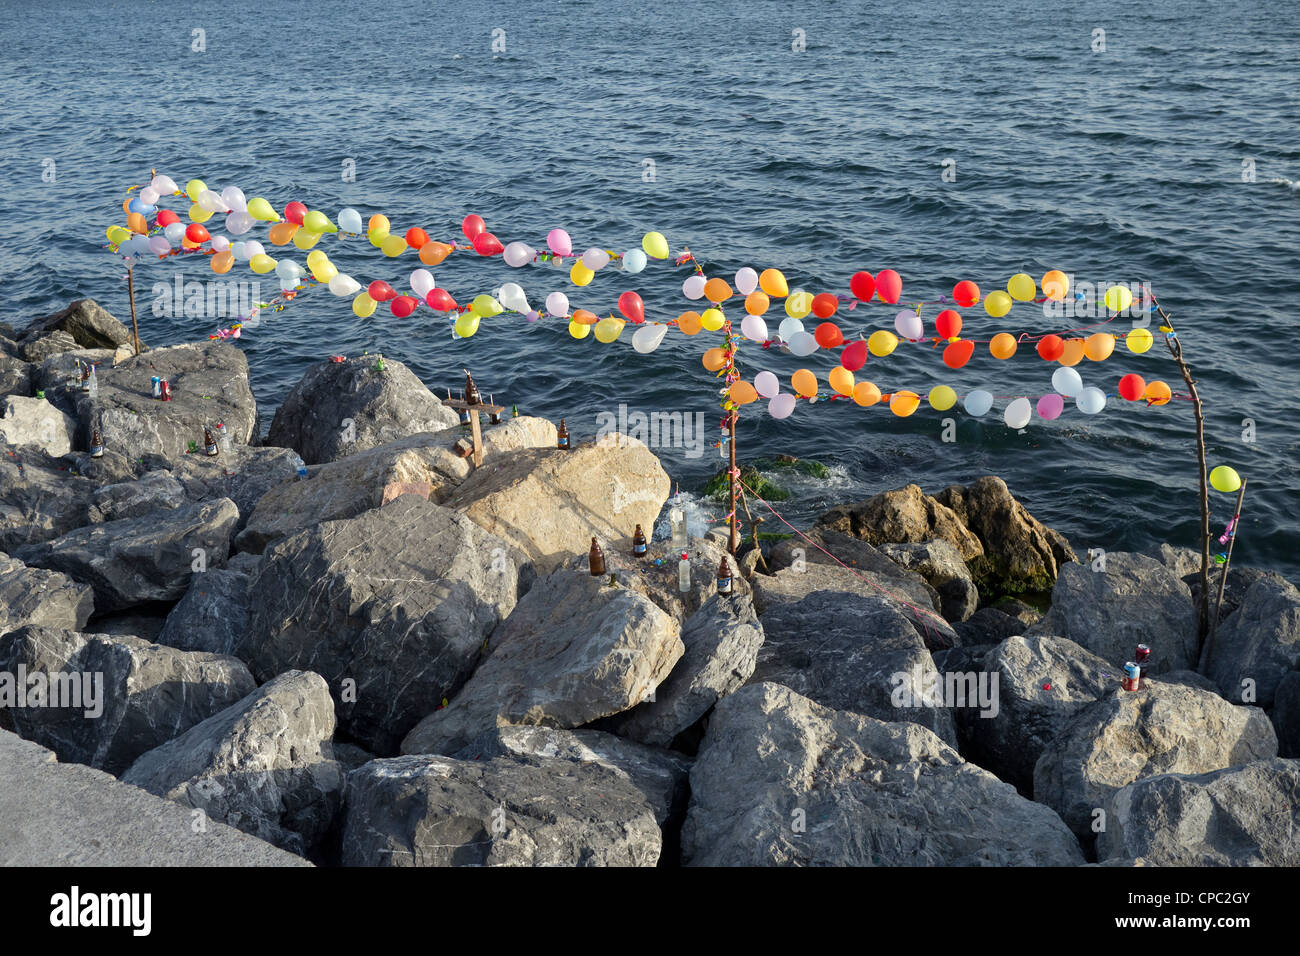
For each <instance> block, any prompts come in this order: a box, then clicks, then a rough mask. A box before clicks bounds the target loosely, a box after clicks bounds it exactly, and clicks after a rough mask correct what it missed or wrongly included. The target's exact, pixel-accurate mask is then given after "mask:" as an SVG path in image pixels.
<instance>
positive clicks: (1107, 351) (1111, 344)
mask: <svg viewBox="0 0 1300 956" xmlns="http://www.w3.org/2000/svg"><path fill="white" fill-rule="evenodd" d="M1114 351H1115V336H1113V335H1111V334H1110V333H1109V332H1094V333H1093V334H1092V335H1090V336H1088V337H1087V338H1086V339H1084V340H1083V354H1084V355H1086V356H1088V358H1089V360H1091V361H1093V362H1104V361H1105V360H1106V359H1108V358H1110V355H1111V353H1112V352H1114Z"/></svg>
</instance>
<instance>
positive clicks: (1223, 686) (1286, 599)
mask: <svg viewBox="0 0 1300 956" xmlns="http://www.w3.org/2000/svg"><path fill="white" fill-rule="evenodd" d="M1297 666H1300V591H1298V590H1296V588H1295V587H1294V586H1293V585H1292V584H1290V583H1288V582H1287V581H1285V580H1283V579H1282V578H1280V577H1278V576H1277V575H1270V576H1268V577H1264V578H1261V579H1259V580H1257V581H1256V582H1255V583H1254V584H1252V585H1251V586H1250V588H1249V589H1248V590H1247V591H1246V593H1245V595H1244V596H1243V598H1242V600H1241V607H1240V608H1238V609H1237V610H1236V611H1235V612H1233V614H1232V616H1231V617H1229V618H1228V619H1227V620H1225V621H1223V622H1222V623H1220V624H1219V629H1218V631H1217V632H1216V633H1215V635H1214V641H1213V643H1212V644H1211V645H1210V656H1209V659H1208V660H1207V661H1206V665H1205V673H1206V676H1207V677H1209V678H1210V679H1211V680H1212V681H1214V682H1215V683H1216V684H1218V685H1219V690H1220V692H1221V693H1222V694H1223V696H1224V697H1226V698H1228V700H1231V701H1240V702H1243V703H1257V704H1259V706H1261V707H1272V706H1273V695H1274V694H1275V693H1276V692H1277V685H1278V684H1279V683H1280V682H1281V680H1282V677H1283V676H1284V675H1285V674H1286V673H1287V672H1288V671H1291V670H1294V669H1295V668H1296V667H1297ZM1247 691H1251V692H1252V693H1247Z"/></svg>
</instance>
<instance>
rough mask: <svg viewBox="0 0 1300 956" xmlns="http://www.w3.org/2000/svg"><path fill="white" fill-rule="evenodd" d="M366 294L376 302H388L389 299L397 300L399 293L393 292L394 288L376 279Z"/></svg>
mask: <svg viewBox="0 0 1300 956" xmlns="http://www.w3.org/2000/svg"><path fill="white" fill-rule="evenodd" d="M366 292H368V293H369V294H370V298H372V299H374V300H375V301H376V302H387V301H388V300H389V299H395V298H397V293H396V292H394V291H393V287H392V286H391V285H389V284H388V283H387V282H385V281H384V280H383V279H376V280H375V281H374V282H372V283H370V285H369V286H368V287H367V288H366Z"/></svg>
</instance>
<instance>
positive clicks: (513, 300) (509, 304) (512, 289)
mask: <svg viewBox="0 0 1300 956" xmlns="http://www.w3.org/2000/svg"><path fill="white" fill-rule="evenodd" d="M497 301H498V302H500V303H501V304H502V305H503V306H504V307H505V308H507V309H509V310H510V311H511V312H531V311H532V308H533V307H532V306H530V305H529V304H528V298H527V296H525V295H524V290H523V287H522V286H520V285H518V284H517V283H514V282H507V283H506V284H505V285H503V286H502V287H501V288H500V289H499V290H498V291H497Z"/></svg>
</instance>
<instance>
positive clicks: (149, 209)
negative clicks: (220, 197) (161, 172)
mask: <svg viewBox="0 0 1300 956" xmlns="http://www.w3.org/2000/svg"><path fill="white" fill-rule="evenodd" d="M214 195H215V193H214ZM203 208H204V209H207V207H206V206H204V207H203ZM126 211H127V212H134V213H139V214H140V215H141V216H152V215H153V214H154V213H156V212H157V211H158V209H157V208H156V207H155V206H154V205H153V204H152V203H147V202H145V201H144V200H143V199H140V198H139V197H137V198H135V199H132V200H131V201H130V202H128V203H127V204H126ZM210 211H211V212H216V210H215V209H213V210H210Z"/></svg>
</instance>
